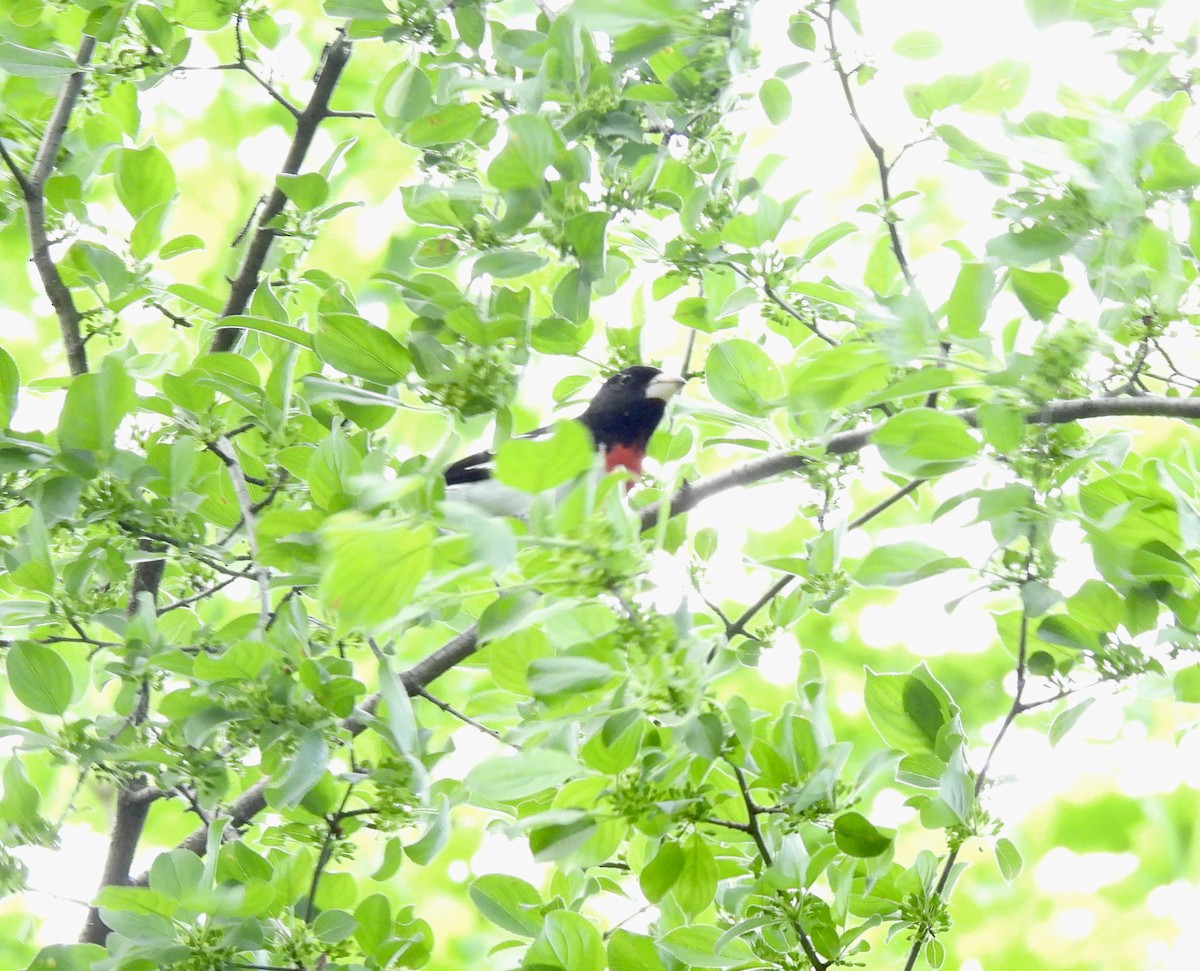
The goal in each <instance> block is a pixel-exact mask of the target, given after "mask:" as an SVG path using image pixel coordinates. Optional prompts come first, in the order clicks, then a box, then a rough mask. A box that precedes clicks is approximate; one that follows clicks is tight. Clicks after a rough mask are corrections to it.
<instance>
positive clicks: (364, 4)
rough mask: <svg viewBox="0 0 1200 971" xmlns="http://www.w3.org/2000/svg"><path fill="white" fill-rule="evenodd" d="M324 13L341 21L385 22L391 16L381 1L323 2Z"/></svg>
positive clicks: (330, 0)
mask: <svg viewBox="0 0 1200 971" xmlns="http://www.w3.org/2000/svg"><path fill="white" fill-rule="evenodd" d="M323 6H324V7H325V13H326V14H328V15H329V16H330V17H334V18H340V19H343V20H387V19H388V17H390V16H391V15H392V11H391V10H389V9H388V6H387V4H385V3H384V2H383V0H325V2H324V4H323Z"/></svg>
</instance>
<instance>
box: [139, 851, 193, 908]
mask: <svg viewBox="0 0 1200 971" xmlns="http://www.w3.org/2000/svg"><path fill="white" fill-rule="evenodd" d="M203 879H204V861H203V860H201V859H200V857H198V856H197V855H196V854H195V853H193V852H191V851H190V850H184V849H174V850H169V851H168V852H166V853H161V854H159V855H158V856H156V857H155V858H154V862H153V863H151V864H150V889H151V890H155V891H157V892H158V893H161V894H162V895H163V896H165V897H174V898H175V899H176V900H179V899H181V898H183V897H185V896H187V895H188V894H191V893H194V892H195V891H197V890H199V889H200V888H201V883H202V881H203Z"/></svg>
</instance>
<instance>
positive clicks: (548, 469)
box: [496, 421, 596, 493]
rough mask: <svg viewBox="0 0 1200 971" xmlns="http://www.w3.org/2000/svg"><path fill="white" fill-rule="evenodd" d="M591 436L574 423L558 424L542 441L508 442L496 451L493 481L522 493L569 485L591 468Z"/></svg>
mask: <svg viewBox="0 0 1200 971" xmlns="http://www.w3.org/2000/svg"><path fill="white" fill-rule="evenodd" d="M595 462H596V452H595V448H594V446H593V445H592V436H591V434H590V433H589V432H588V430H587V428H586V427H585V426H584V425H583V424H581V423H580V422H577V421H560V422H558V424H556V425H555V426H554V433H553V434H552V435H550V436H547V437H543V438H510V439H509V440H508V441H506V442H504V443H502V444H501V445H500V447H499V448H498V449H497V450H496V478H497V480H499V481H500V482H502V483H504V484H505V485H509V486H512V487H513V488H514V489H520V490H521V491H522V492H530V493H538V492H544V491H545V490H547V489H553V488H555V487H556V486H560V485H563V484H565V483H567V482H570V481H571V480H572V479H574V478H575V476H577V475H580V474H581V473H583V472H586V471H587V470H588V469H590V468H592V467H593V465H595Z"/></svg>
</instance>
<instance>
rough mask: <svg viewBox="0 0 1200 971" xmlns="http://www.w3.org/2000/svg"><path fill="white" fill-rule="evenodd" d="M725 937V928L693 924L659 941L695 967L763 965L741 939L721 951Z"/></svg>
mask: <svg viewBox="0 0 1200 971" xmlns="http://www.w3.org/2000/svg"><path fill="white" fill-rule="evenodd" d="M721 936H722V931H721V928H719V927H715V926H713V925H712V924H691V925H689V926H687V927H676V928H675V929H674V930H672V931H670V932H669V933H667V934H666V935H665V936H664V937H663V938H662V939H661V940H660V941H659V945H660V946H661V947H662V949H663V950H664V951H666V952H667V953H668V954H670V955H671V957H673V958H675V959H676V960H677V961H681V962H682V963H683V964H685V965H687V966H688V967H692V968H737V967H741V966H742V965H755V964H758V963H759V962H757V961H756V960H755V956H754V952H753V951H752V950H751V949H750V945H749V943H747V942H746V941H745V940H743V939H741V938H734V939H732V940H730V941H728V942H726V944H725V946H724V947H722V948H721V950H720V951H718V950H717V943H718V942H719V941H720V940H721ZM614 971H615V969H614Z"/></svg>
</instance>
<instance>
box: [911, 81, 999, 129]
mask: <svg viewBox="0 0 1200 971" xmlns="http://www.w3.org/2000/svg"><path fill="white" fill-rule="evenodd" d="M980 84H981V80H980V77H979V75H978V74H967V75H963V74H948V75H946V76H945V77H940V78H938V79H937V80H936V81H932V82H930V83H929V84H910V85H909V86H908V87H906V88H905V89H904V98H905V100H906V101H907V102H908V107H909V110H910V111H911V112H912V113H913V115H914V116H915V117H917V118H922V119H925V118H929V117H930V116H932V115H933V114H934V113H935V112H938V111H944V110H945V109H946V108H950V107H952V106H954V105H959V104H962V103H963V102H964V101H966V100H967V99H968V98H970V97H971V95H973V94H974V93H975V92H976V91H978V90H979V86H980Z"/></svg>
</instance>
